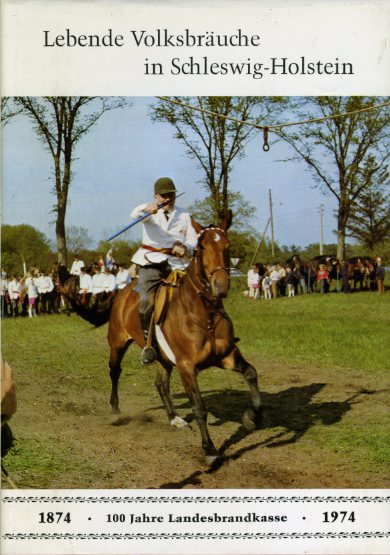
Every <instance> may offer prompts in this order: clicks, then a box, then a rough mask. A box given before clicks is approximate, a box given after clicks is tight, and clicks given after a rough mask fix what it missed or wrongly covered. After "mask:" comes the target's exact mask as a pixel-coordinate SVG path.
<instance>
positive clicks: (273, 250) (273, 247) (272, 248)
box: [268, 189, 275, 256]
mask: <svg viewBox="0 0 390 555" xmlns="http://www.w3.org/2000/svg"><path fill="white" fill-rule="evenodd" d="M268 191H269V218H270V221H271V254H272V256H275V235H274V217H273V214H272V194H271V189H269V190H268Z"/></svg>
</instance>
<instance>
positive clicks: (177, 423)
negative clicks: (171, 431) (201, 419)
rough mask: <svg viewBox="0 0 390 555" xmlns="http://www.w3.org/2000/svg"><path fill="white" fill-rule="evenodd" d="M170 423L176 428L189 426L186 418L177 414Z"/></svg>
mask: <svg viewBox="0 0 390 555" xmlns="http://www.w3.org/2000/svg"><path fill="white" fill-rule="evenodd" d="M170 424H171V426H174V427H175V428H188V427H189V424H188V422H186V421H185V420H184V418H181V417H180V416H175V418H172V420H171V422H170Z"/></svg>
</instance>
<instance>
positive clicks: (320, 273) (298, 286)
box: [245, 257, 385, 300]
mask: <svg viewBox="0 0 390 555" xmlns="http://www.w3.org/2000/svg"><path fill="white" fill-rule="evenodd" d="M366 260H367V257H366ZM372 260H373V259H372ZM329 264H330V266H329ZM356 264H357V266H356V267H355V269H354V265H353V264H352V266H351V262H349V261H344V260H343V261H341V262H339V261H337V260H336V259H334V258H332V257H330V258H329V263H328V264H325V263H318V264H316V265H315V266H313V265H311V267H310V264H309V265H308V264H304V263H302V262H301V261H300V263H299V264H296V263H294V262H292V263H291V264H288V263H286V264H283V263H279V264H266V265H263V264H260V263H257V264H253V265H252V266H251V267H250V269H249V271H248V273H247V289H246V290H245V295H246V296H248V298H249V299H252V300H256V299H259V298H262V299H266V300H269V299H275V298H277V297H295V295H297V294H306V293H311V292H315V291H318V292H320V293H321V294H326V293H328V292H329V290H330V285H331V283H332V281H333V282H335V284H336V285H335V289H336V290H337V291H343V292H344V293H350V292H351V289H352V287H353V288H354V289H356V280H361V285H360V288H363V285H362V283H363V281H364V282H365V283H366V288H367V289H370V290H376V291H378V293H384V292H385V287H384V279H385V267H384V265H383V263H382V259H381V258H380V257H376V259H375V263H374V265H373V266H372V267H371V269H370V270H368V265H367V266H366V268H365V269H360V266H359V264H361V263H360V262H359V261H358V262H357V263H356Z"/></svg>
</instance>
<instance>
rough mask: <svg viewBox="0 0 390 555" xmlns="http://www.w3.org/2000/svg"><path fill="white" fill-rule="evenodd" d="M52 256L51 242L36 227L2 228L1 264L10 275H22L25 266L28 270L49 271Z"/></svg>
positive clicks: (23, 225) (11, 226)
mask: <svg viewBox="0 0 390 555" xmlns="http://www.w3.org/2000/svg"><path fill="white" fill-rule="evenodd" d="M52 255H53V253H52V251H51V249H50V242H49V240H48V239H47V238H46V236H45V235H44V234H43V233H41V232H40V231H38V230H37V229H35V227H32V226H31V225H26V224H21V225H3V226H1V259H2V260H1V263H2V267H3V268H4V269H5V271H6V272H7V273H8V274H18V275H22V274H23V273H24V265H25V267H26V269H27V270H28V269H29V268H30V267H32V266H34V267H37V266H38V267H40V266H44V267H45V269H47V270H49V266H50V264H51V263H52Z"/></svg>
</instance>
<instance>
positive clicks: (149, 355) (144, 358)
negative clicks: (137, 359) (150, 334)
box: [141, 346, 157, 364]
mask: <svg viewBox="0 0 390 555" xmlns="http://www.w3.org/2000/svg"><path fill="white" fill-rule="evenodd" d="M156 358H157V355H156V351H155V350H154V349H153V347H148V346H146V347H144V348H143V349H142V352H141V362H142V364H151V363H152V362H154V361H155V360H156Z"/></svg>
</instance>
